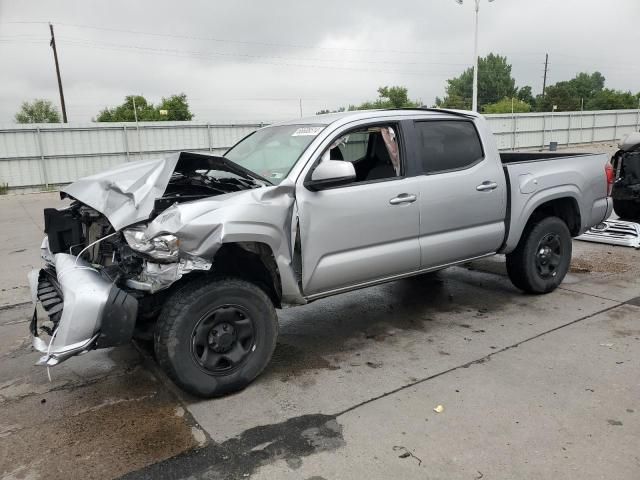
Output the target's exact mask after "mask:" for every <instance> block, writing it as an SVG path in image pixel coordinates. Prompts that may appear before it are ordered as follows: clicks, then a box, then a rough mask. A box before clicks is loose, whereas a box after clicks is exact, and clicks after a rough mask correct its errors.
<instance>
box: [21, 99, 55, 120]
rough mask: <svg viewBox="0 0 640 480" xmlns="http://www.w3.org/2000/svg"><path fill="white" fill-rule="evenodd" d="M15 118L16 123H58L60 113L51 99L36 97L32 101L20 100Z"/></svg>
mask: <svg viewBox="0 0 640 480" xmlns="http://www.w3.org/2000/svg"><path fill="white" fill-rule="evenodd" d="M15 119H16V122H18V123H60V114H59V113H58V109H57V108H56V107H54V106H53V103H51V101H49V100H44V99H42V98H36V99H35V100H33V101H32V102H22V105H21V106H20V110H19V111H18V113H16V115H15Z"/></svg>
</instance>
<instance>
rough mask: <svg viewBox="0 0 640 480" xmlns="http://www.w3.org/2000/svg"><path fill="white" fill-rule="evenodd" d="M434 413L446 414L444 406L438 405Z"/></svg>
mask: <svg viewBox="0 0 640 480" xmlns="http://www.w3.org/2000/svg"><path fill="white" fill-rule="evenodd" d="M433 411H434V412H436V413H442V412H444V406H442V405H437V406H436V408H434V409H433Z"/></svg>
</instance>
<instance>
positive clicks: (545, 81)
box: [542, 53, 549, 99]
mask: <svg viewBox="0 0 640 480" xmlns="http://www.w3.org/2000/svg"><path fill="white" fill-rule="evenodd" d="M548 67H549V54H548V53H545V54H544V79H543V80H542V98H543V99H544V91H545V90H546V89H547V68H548Z"/></svg>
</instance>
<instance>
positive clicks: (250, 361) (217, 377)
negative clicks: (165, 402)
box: [154, 278, 278, 398]
mask: <svg viewBox="0 0 640 480" xmlns="http://www.w3.org/2000/svg"><path fill="white" fill-rule="evenodd" d="M249 332H250V333H249ZM277 337H278V318H277V315H276V311H275V308H274V306H273V303H272V302H271V299H270V298H269V296H268V295H267V294H266V293H265V292H264V290H262V289H260V288H259V287H257V286H256V285H254V284H252V283H249V282H246V281H244V280H238V279H235V278H222V279H215V280H211V279H207V278H203V279H201V280H197V281H196V282H194V283H191V284H187V286H186V287H185V288H182V289H180V290H177V291H176V292H175V293H174V294H173V295H172V296H170V297H169V298H168V299H167V301H166V303H165V307H164V308H163V310H162V312H161V314H160V317H159V318H158V323H157V325H156V330H155V334H154V351H155V355H156V360H157V362H158V364H159V365H160V367H162V369H163V370H164V371H165V372H166V374H167V375H168V376H169V378H171V380H172V381H173V382H174V383H175V384H176V385H178V386H179V387H180V388H182V389H183V390H185V391H187V392H189V393H192V394H194V395H197V396H199V397H206V398H210V397H217V396H221V395H226V394H228V393H231V392H235V391H238V390H241V389H243V388H245V387H246V386H247V385H249V384H250V383H251V382H252V381H253V380H254V379H255V378H256V377H257V376H258V375H259V374H260V373H261V372H262V371H263V370H264V368H265V367H266V366H267V364H268V363H269V360H270V359H271V355H272V354H273V351H274V349H275V347H276V339H277Z"/></svg>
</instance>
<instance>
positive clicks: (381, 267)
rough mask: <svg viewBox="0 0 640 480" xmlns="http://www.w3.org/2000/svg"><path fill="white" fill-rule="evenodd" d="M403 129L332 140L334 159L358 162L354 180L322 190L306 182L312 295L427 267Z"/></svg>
mask: <svg viewBox="0 0 640 480" xmlns="http://www.w3.org/2000/svg"><path fill="white" fill-rule="evenodd" d="M398 128H399V127H398V125H397V124H385V125H380V124H376V125H371V126H364V127H358V128H357V129H356V130H355V131H354V130H352V131H350V132H347V133H340V134H338V135H337V136H336V138H334V139H333V140H332V141H331V142H330V144H329V145H330V146H328V147H327V149H328V150H329V151H330V158H331V159H332V160H343V161H349V162H352V163H353V164H354V167H355V170H356V175H357V178H356V180H354V181H353V182H352V183H350V184H348V185H341V186H338V187H333V188H329V189H326V190H321V191H316V192H313V191H310V190H308V189H306V188H305V187H304V185H303V183H302V181H301V182H300V183H299V184H298V186H297V189H296V201H297V212H298V222H299V227H300V239H301V251H302V287H303V291H304V294H305V296H314V295H320V294H322V293H327V292H331V291H334V290H340V289H343V288H345V289H346V288H348V287H353V286H357V285H360V284H366V283H369V282H374V281H375V280H378V279H383V278H388V277H392V276H394V275H401V274H404V273H407V272H412V271H415V270H418V269H419V266H420V245H419V240H418V234H419V187H418V180H417V179H416V178H415V177H413V178H407V177H406V176H405V173H404V172H405V166H404V159H403V156H404V155H403V154H404V149H403V148H402V145H401V143H400V141H399V139H400V135H399V130H398ZM325 151H326V150H325ZM294 220H295V219H294Z"/></svg>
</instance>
